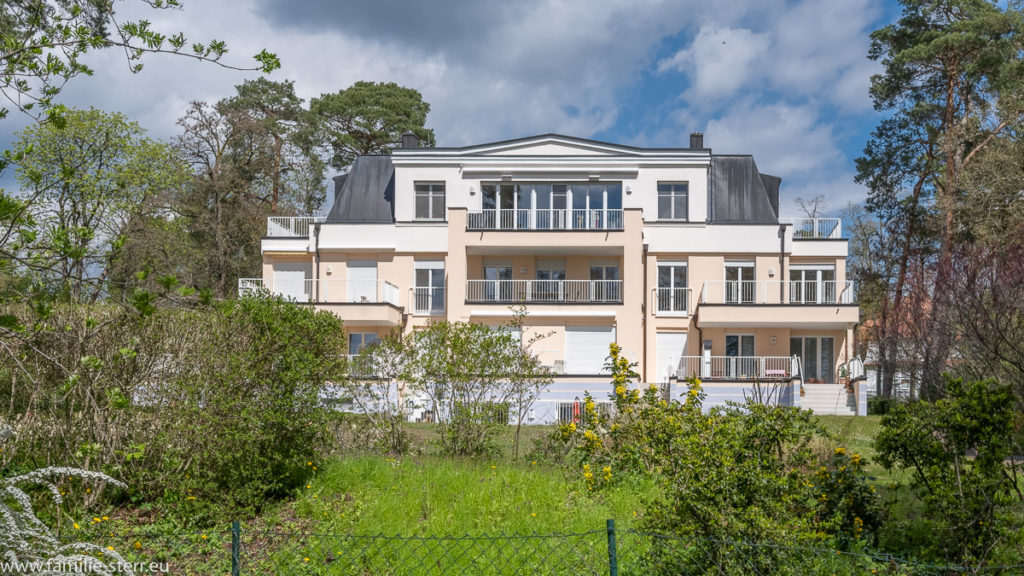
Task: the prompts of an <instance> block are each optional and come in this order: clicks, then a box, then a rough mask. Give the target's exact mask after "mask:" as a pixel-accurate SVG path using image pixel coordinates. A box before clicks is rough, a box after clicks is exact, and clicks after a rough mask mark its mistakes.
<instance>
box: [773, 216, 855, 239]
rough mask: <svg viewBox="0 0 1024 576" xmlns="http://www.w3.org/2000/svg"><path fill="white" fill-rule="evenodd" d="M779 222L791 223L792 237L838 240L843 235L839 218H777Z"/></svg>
mask: <svg viewBox="0 0 1024 576" xmlns="http://www.w3.org/2000/svg"><path fill="white" fill-rule="evenodd" d="M779 222H787V223H789V224H792V225H793V239H795V240H800V239H807V238H827V239H830V240H839V239H841V238H842V237H843V221H842V219H840V218H779Z"/></svg>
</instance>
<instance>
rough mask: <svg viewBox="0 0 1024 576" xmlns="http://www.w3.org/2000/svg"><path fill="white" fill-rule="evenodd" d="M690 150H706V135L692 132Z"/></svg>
mask: <svg viewBox="0 0 1024 576" xmlns="http://www.w3.org/2000/svg"><path fill="white" fill-rule="evenodd" d="M690 148H691V149H693V150H700V149H701V148H704V134H703V133H702V132H690Z"/></svg>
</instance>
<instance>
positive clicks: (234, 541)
mask: <svg viewBox="0 0 1024 576" xmlns="http://www.w3.org/2000/svg"><path fill="white" fill-rule="evenodd" d="M241 552H242V524H241V523H240V522H239V521H237V520H235V521H234V522H232V523H231V576H238V575H239V574H240V573H241V567H240V566H239V564H240V562H239V559H240V558H241V557H242V553H241Z"/></svg>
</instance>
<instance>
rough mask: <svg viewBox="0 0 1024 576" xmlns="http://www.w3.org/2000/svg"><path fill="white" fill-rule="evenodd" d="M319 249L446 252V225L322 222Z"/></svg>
mask: <svg viewBox="0 0 1024 576" xmlns="http://www.w3.org/2000/svg"><path fill="white" fill-rule="evenodd" d="M319 242H320V249H321V250H345V251H348V252H352V251H359V250H366V251H371V250H372V251H395V252H440V253H445V252H448V227H447V226H445V225H444V224H443V223H442V224H424V225H403V224H398V225H394V224H324V225H322V226H321V228H320V238H319Z"/></svg>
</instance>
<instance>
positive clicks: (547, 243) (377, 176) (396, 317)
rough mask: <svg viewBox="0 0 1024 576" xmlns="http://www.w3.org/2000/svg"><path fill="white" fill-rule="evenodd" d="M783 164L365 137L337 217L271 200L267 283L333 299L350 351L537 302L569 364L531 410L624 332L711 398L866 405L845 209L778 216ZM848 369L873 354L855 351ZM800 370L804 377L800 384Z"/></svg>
mask: <svg viewBox="0 0 1024 576" xmlns="http://www.w3.org/2000/svg"><path fill="white" fill-rule="evenodd" d="M780 182H781V180H780V178H778V177H776V176H769V175H767V174H763V173H761V172H760V171H759V170H758V167H757V165H756V164H755V162H754V159H753V158H752V157H751V156H748V155H721V154H713V153H712V152H711V150H710V149H708V148H705V147H704V144H703V136H702V135H701V134H692V135H691V137H690V145H689V147H687V148H634V147H631V146H622V145H617V144H609V143H605V142H597V141H592V140H585V139H580V138H573V137H568V136H560V135H556V134H546V135H541V136H534V137H529V138H521V139H517V140H508V141H503V142H494V143H489V144H480V145H475V146H466V147H462V148H420V147H419V146H418V145H417V142H416V140H415V137H414V136H412V135H411V134H407V135H406V136H405V138H404V139H403V143H402V147H401V148H398V149H396V150H394V152H393V154H392V155H390V156H363V157H360V158H359V159H358V160H357V161H356V162H355V164H354V166H353V167H352V169H351V171H350V172H349V173H348V174H347V175H344V176H339V177H337V178H336V179H335V202H334V205H333V208H332V209H331V211H330V214H328V215H327V216H326V217H323V218H318V217H304V218H278V217H274V218H270V219H269V221H268V225H267V234H266V236H265V237H264V238H263V240H262V251H263V277H262V278H254V279H242V280H240V283H239V289H240V291H242V292H245V291H249V290H253V289H255V288H257V287H263V288H266V289H268V290H270V291H271V292H275V293H280V294H284V295H286V296H289V297H293V298H295V299H297V300H299V301H303V302H311V303H313V305H315V306H317V307H319V308H323V309H327V310H331V311H333V312H334V313H336V314H338V315H339V316H340V317H341V318H342V319H343V320H344V323H345V330H346V332H347V336H348V342H349V348H350V352H353V353H354V352H357V351H358V350H359V349H360V348H361V347H363V346H366V345H368V344H371V343H373V342H374V341H376V340H377V339H378V338H379V337H380V336H381V335H383V334H385V333H386V332H387V331H390V330H395V329H401V330H407V331H408V330H415V329H416V327H417V326H423V325H425V324H426V323H427V322H429V321H431V320H438V319H448V320H465V321H474V322H480V323H484V324H491V325H500V324H503V323H505V322H507V321H508V320H509V317H510V315H511V313H512V312H511V311H510V304H515V303H518V302H525V303H526V306H527V310H528V314H529V315H528V321H527V322H528V324H529V325H530V326H531V329H532V330H536V331H540V332H544V333H549V336H547V337H546V338H544V339H543V340H542V341H540V342H539V343H538V344H537V345H536V346H535V352H537V354H539V356H540V358H541V360H542V361H543V363H544V364H546V365H548V366H550V367H551V368H552V369H553V370H554V371H555V372H556V373H557V374H558V377H557V378H556V379H555V383H554V385H553V386H552V387H551V389H550V390H549V391H548V393H547V394H546V395H545V396H544V397H543V398H542V399H541V401H540V402H538V404H537V407H536V408H535V410H534V413H533V414H531V419H532V420H533V421H535V422H550V421H553V420H558V419H560V418H562V419H564V418H566V417H571V416H567V415H571V411H572V403H573V402H574V400H575V399H576V398H578V397H579V396H581V394H582V391H583V390H585V389H589V390H591V391H593V392H594V393H595V396H596V397H599V398H601V397H604V395H605V393H606V391H607V382H608V380H607V377H604V376H602V374H601V372H602V365H603V362H604V358H605V356H606V355H607V350H608V344H609V343H610V342H612V341H616V342H618V343H619V344H621V345H622V347H623V348H624V350H625V353H626V354H627V355H628V356H629V357H631V358H632V359H634V360H635V361H636V362H637V363H638V371H639V372H640V374H641V379H642V380H643V381H644V382H648V383H658V384H659V385H665V389H666V390H668V393H670V394H672V395H673V396H674V397H678V395H679V394H680V393H685V386H684V384H683V382H682V379H684V378H686V377H687V376H689V375H698V376H700V377H701V378H702V380H703V381H704V385H705V389H706V391H707V392H708V394H709V399H708V402H709V403H715V402H724V401H726V400H730V399H732V400H742V399H743V397H744V396H749V395H751V394H763V393H764V391H765V389H766V387H767V388H770V389H771V390H772V394H774V395H773V397H772V398H771V399H770V401H775V402H781V403H784V404H795V405H803V406H806V407H809V408H812V409H814V410H816V411H820V412H827V413H845V414H855V413H861V414H863V413H864V410H865V405H864V404H865V400H864V393H863V392H864V391H863V390H862V389H861V388H863V386H862V385H861V382H860V380H859V379H858V378H856V377H855V378H854V382H853V383H851V384H850V385H849V386H843V383H845V382H843V383H841V381H844V380H846V378H847V377H848V376H850V374H849V372H848V370H849V369H850V368H853V367H855V366H857V364H856V363H853V362H851V361H850V360H851V354H852V349H853V341H852V339H853V333H854V332H853V328H854V326H855V325H856V324H857V322H858V317H859V314H858V308H857V304H856V299H855V295H854V292H853V287H852V285H851V282H849V281H848V280H847V279H846V257H847V241H846V240H845V239H843V238H842V231H841V222H840V221H839V220H838V219H814V220H811V219H800V220H795V221H794V220H784V219H780V218H779V217H778V214H779V186H780ZM854 372H855V374H854V376H857V375H859V372H857V371H854ZM801 388H802V389H803V394H801Z"/></svg>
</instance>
